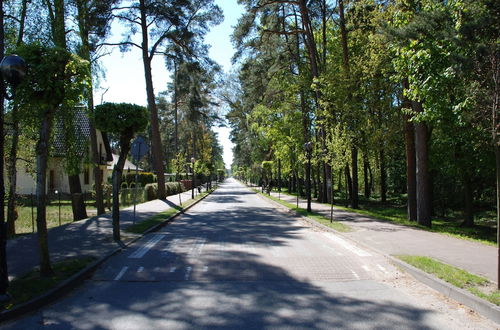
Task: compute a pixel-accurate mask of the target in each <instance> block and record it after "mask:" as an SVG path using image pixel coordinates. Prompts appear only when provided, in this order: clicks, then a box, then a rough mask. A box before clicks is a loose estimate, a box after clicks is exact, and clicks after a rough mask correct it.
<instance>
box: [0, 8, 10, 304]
mask: <svg viewBox="0 0 500 330" xmlns="http://www.w3.org/2000/svg"><path fill="white" fill-rule="evenodd" d="M4 39H5V35H4V11H3V0H0V56H2V58H3V56H4V52H5V44H4ZM0 90H2V91H4V90H5V85H4V80H3V79H0ZM0 101H1V102H0V155H3V154H4V127H3V124H4V93H1V95H0ZM4 199H5V185H4V158H3V157H0V200H2V201H3V200H4ZM6 247H7V228H6V224H5V213H4V212H3V210H2V212H0V295H1V296H3V297H2V298H5V297H6V296H5V295H6V294H7V288H8V287H9V276H8V268H7V251H6ZM2 300H3V299H2Z"/></svg>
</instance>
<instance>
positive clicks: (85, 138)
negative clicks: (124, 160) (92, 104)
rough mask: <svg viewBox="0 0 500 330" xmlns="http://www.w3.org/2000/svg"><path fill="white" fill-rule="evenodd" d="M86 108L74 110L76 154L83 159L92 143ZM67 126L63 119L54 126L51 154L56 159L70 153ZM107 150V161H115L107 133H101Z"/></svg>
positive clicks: (73, 124) (81, 107)
mask: <svg viewBox="0 0 500 330" xmlns="http://www.w3.org/2000/svg"><path fill="white" fill-rule="evenodd" d="M85 110H86V108H85V107H83V106H78V107H75V108H73V111H74V117H73V123H72V126H73V127H74V132H75V135H74V138H75V142H76V153H77V155H78V156H81V157H83V156H84V155H85V154H86V153H87V152H88V145H89V141H90V127H91V124H90V118H89V116H88V115H87V113H86V111H85ZM65 126H67V124H65V123H64V122H63V120H62V118H58V119H57V120H56V122H55V125H54V135H53V136H54V138H53V143H52V150H51V154H52V156H55V157H65V156H66V155H67V153H68V146H67V143H66V141H67V140H68V139H69V138H70V135H68V134H67V133H68V132H70V131H69V130H68V129H69V128H68V129H67V128H66V127H65ZM100 133H101V136H102V140H103V143H104V148H105V150H106V159H105V160H106V161H107V162H110V161H112V160H113V158H112V156H111V154H112V151H111V146H110V145H109V140H108V136H107V134H106V133H105V132H100Z"/></svg>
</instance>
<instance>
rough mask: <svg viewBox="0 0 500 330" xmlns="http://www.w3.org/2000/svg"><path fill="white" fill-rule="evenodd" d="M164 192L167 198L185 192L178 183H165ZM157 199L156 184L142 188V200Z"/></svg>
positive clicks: (149, 184)
mask: <svg viewBox="0 0 500 330" xmlns="http://www.w3.org/2000/svg"><path fill="white" fill-rule="evenodd" d="M165 191H166V193H167V196H171V195H175V194H178V193H181V192H184V191H186V189H185V188H184V186H183V185H182V184H181V183H180V182H167V183H165ZM157 198H158V184H156V183H148V184H147V185H146V186H145V187H144V199H145V200H147V201H151V200H153V199H157Z"/></svg>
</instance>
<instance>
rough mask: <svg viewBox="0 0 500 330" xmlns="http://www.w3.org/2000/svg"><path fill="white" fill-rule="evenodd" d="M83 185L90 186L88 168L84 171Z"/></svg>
mask: <svg viewBox="0 0 500 330" xmlns="http://www.w3.org/2000/svg"><path fill="white" fill-rule="evenodd" d="M83 184H90V178H89V169H88V168H86V169H85V170H84V171H83Z"/></svg>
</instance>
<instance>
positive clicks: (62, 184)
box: [4, 134, 108, 195]
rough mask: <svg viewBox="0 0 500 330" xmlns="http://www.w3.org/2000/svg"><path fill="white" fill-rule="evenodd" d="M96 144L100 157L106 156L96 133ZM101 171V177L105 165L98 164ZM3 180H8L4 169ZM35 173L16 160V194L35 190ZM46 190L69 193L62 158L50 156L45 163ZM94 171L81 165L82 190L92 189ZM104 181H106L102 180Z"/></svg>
mask: <svg viewBox="0 0 500 330" xmlns="http://www.w3.org/2000/svg"><path fill="white" fill-rule="evenodd" d="M97 139H98V141H97V145H98V147H99V148H100V149H98V150H100V154H101V155H102V157H104V160H105V157H106V150H105V147H104V142H103V140H102V136H101V134H97ZM99 167H100V168H101V170H102V171H103V178H106V177H107V176H108V173H107V172H108V170H107V165H101V166H99ZM4 177H5V182H6V183H7V182H8V178H7V172H6V171H4ZM35 180H36V174H35V173H29V172H28V171H27V169H26V166H25V164H24V163H23V162H18V165H17V189H16V192H17V194H21V195H28V194H31V193H33V194H34V193H35V192H36V181H35ZM104 180H105V179H104ZM46 182H47V192H48V193H50V192H53V191H55V190H57V191H60V192H62V193H69V180H68V174H67V173H66V171H65V169H64V158H61V157H51V158H49V161H48V163H47V181H46ZM94 182H95V181H94V173H93V169H92V168H91V166H89V165H88V164H84V165H83V166H82V173H80V183H81V186H82V191H83V192H86V191H89V190H93V189H94V187H93V186H94ZM103 182H104V183H105V182H106V181H103Z"/></svg>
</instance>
